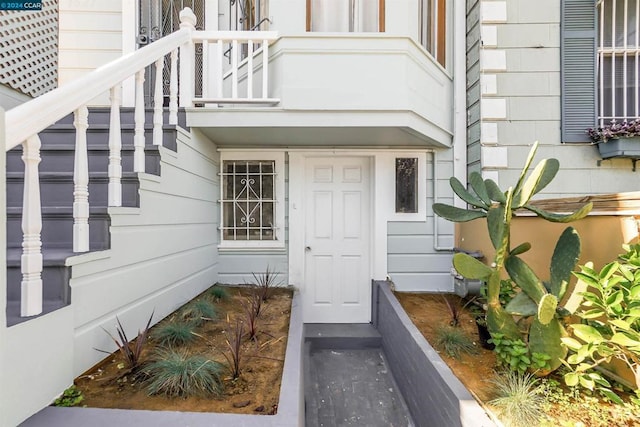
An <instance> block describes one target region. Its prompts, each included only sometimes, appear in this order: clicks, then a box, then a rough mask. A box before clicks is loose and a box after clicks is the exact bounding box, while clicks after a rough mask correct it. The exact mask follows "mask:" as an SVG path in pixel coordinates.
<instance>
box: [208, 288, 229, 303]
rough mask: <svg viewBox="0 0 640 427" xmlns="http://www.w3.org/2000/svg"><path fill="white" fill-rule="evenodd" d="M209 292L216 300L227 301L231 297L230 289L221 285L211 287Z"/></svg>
mask: <svg viewBox="0 0 640 427" xmlns="http://www.w3.org/2000/svg"><path fill="white" fill-rule="evenodd" d="M207 292H208V293H209V295H210V296H211V297H213V299H214V300H215V301H226V300H228V299H229V291H228V290H227V288H225V287H223V286H220V285H214V286H212V287H210V288H209V290H208V291H207Z"/></svg>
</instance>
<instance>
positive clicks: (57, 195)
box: [7, 172, 140, 208]
mask: <svg viewBox="0 0 640 427" xmlns="http://www.w3.org/2000/svg"><path fill="white" fill-rule="evenodd" d="M121 184H122V206H126V207H138V206H140V197H139V194H138V189H139V187H140V182H139V181H138V175H137V173H134V172H124V173H123V174H122V178H121ZM108 185H109V177H108V176H107V173H106V172H93V173H91V175H90V176H89V205H90V206H103V207H104V206H107V205H108ZM73 189H74V183H73V172H41V173H40V197H41V204H42V206H71V205H73ZM23 191H24V175H23V174H22V173H21V172H8V173H7V206H8V207H19V208H21V207H22V198H23Z"/></svg>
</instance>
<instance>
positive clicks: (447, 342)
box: [435, 326, 476, 359]
mask: <svg viewBox="0 0 640 427" xmlns="http://www.w3.org/2000/svg"><path fill="white" fill-rule="evenodd" d="M435 346H436V348H437V349H438V350H440V351H443V352H445V353H446V354H448V355H449V356H451V357H453V358H456V359H457V358H459V357H460V356H461V355H462V354H473V353H475V352H476V347H475V346H474V344H473V341H472V340H471V338H470V337H469V336H468V335H467V334H465V333H464V331H462V330H461V329H460V328H455V327H452V326H441V327H439V328H438V329H436V340H435Z"/></svg>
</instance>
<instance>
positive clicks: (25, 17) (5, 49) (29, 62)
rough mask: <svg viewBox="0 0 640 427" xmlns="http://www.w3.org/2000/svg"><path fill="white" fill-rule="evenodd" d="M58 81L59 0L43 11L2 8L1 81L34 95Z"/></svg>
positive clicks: (44, 4)
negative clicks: (3, 9) (6, 9)
mask: <svg viewBox="0 0 640 427" xmlns="http://www.w3.org/2000/svg"><path fill="white" fill-rule="evenodd" d="M57 81H58V0H44V1H43V2H42V10H40V11H0V83H2V84H5V85H7V86H9V87H11V88H13V89H15V90H18V91H20V92H22V93H25V94H27V95H31V96H33V97H35V96H38V95H42V94H43V93H45V92H48V91H50V90H52V89H54V88H55V87H56V85H57Z"/></svg>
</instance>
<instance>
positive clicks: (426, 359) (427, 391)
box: [372, 281, 495, 427]
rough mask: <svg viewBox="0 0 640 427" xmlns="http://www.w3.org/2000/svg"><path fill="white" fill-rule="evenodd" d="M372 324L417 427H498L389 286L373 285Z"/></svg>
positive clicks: (380, 282)
mask: <svg viewBox="0 0 640 427" xmlns="http://www.w3.org/2000/svg"><path fill="white" fill-rule="evenodd" d="M372 312H373V323H374V326H375V327H376V328H377V329H378V332H380V335H382V347H383V349H384V352H385V355H386V356H387V360H388V361H389V366H390V367H391V370H392V372H393V376H394V377H395V380H396V382H397V383H398V387H399V388H400V390H401V391H402V395H403V396H404V398H405V400H406V402H407V405H408V406H409V410H410V411H411V416H412V417H413V419H414V421H415V422H416V425H417V426H449V427H457V426H469V427H471V426H473V427H489V426H495V424H494V423H493V421H491V419H490V418H489V416H488V415H487V414H486V413H485V411H484V409H482V407H481V406H480V404H478V402H477V401H476V400H475V399H474V398H473V397H472V396H471V394H470V393H469V391H468V390H467V389H466V388H465V387H464V385H463V384H462V383H461V382H460V380H458V378H456V377H455V375H453V372H451V370H450V369H449V367H448V366H447V365H446V363H445V362H444V361H443V360H442V359H441V358H440V356H439V355H438V353H437V352H436V351H435V350H434V349H433V347H431V345H430V344H429V343H428V342H427V340H426V339H425V338H424V337H423V336H422V334H421V333H420V331H419V330H418V328H416V327H415V326H414V324H413V322H411V320H410V319H409V317H408V316H407V314H406V313H405V312H404V310H403V308H402V306H401V305H400V303H399V302H398V300H397V299H396V297H395V296H394V295H393V293H392V292H391V289H390V288H389V285H388V283H387V282H382V281H374V282H373V311H372Z"/></svg>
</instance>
